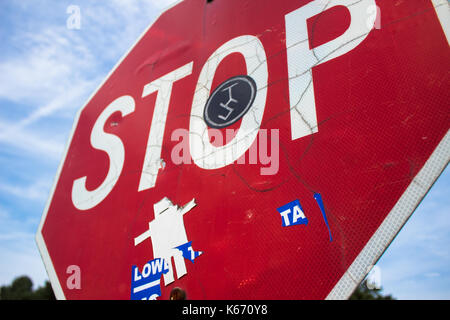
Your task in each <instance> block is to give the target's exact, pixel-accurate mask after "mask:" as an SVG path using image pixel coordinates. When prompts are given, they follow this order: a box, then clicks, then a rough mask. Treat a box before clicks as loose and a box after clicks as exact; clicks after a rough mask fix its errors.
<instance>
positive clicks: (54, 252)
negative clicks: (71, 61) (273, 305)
mask: <svg viewBox="0 0 450 320" xmlns="http://www.w3.org/2000/svg"><path fill="white" fill-rule="evenodd" d="M449 21H450V14H449V4H448V2H447V1H446V0H415V1H376V0H361V1H354V0H340V1H337V0H336V1H335V0H330V1H324V0H309V1H308V0H283V1H268V0H259V1H244V2H243V1H238V0H227V1H225V0H214V1H205V0H186V1H182V2H179V3H178V4H176V5H174V6H172V7H171V8H170V9H168V10H166V11H165V12H164V13H163V14H161V16H160V17H159V18H158V19H157V20H156V21H155V22H154V23H153V24H152V25H151V26H150V27H149V28H148V29H147V30H146V31H145V32H144V33H143V35H142V36H141V37H140V38H139V39H138V40H137V42H136V44H135V45H134V46H133V47H132V48H131V49H130V51H129V52H128V53H127V54H126V55H125V56H124V57H123V59H122V60H120V62H118V64H117V65H116V67H114V69H113V70H112V71H111V73H110V74H109V75H108V77H107V78H106V79H105V81H104V82H103V84H102V85H101V86H100V87H99V88H98V90H97V91H96V92H95V93H94V94H93V95H92V97H91V98H90V99H89V100H88V101H87V103H86V105H84V106H83V107H82V108H81V109H80V111H79V112H78V114H77V116H76V118H75V122H74V125H73V129H72V133H71V136H70V140H69V141H68V143H67V147H66V151H65V154H64V157H63V159H62V162H61V164H60V167H59V169H58V172H57V175H56V179H55V184H54V186H53V188H52V190H51V194H50V197H49V200H48V202H47V205H46V208H45V211H44V214H43V216H42V220H41V223H40V225H39V229H38V231H37V235H36V239H37V243H38V246H39V249H40V253H41V255H42V258H43V260H44V263H45V266H46V269H47V272H48V274H49V278H50V280H51V284H52V287H53V289H54V291H55V293H56V296H57V297H58V298H60V299H64V298H66V299H98V298H100V299H168V298H169V295H170V291H171V290H172V289H173V288H175V287H180V288H182V289H183V290H185V292H186V294H187V296H188V298H189V299H345V298H347V297H349V295H350V294H351V293H352V291H353V290H354V289H355V287H356V286H357V285H358V284H359V282H360V281H361V280H362V279H363V278H364V276H365V275H366V273H367V271H368V270H367V267H368V266H370V265H373V264H375V263H376V261H377V260H378V258H379V257H380V256H381V254H382V253H383V252H384V250H385V249H386V248H387V246H388V245H389V243H390V242H391V241H392V240H393V238H394V237H395V235H396V234H397V233H398V232H399V230H400V229H401V227H402V226H403V225H404V223H405V222H406V221H407V219H408V218H409V216H410V215H411V214H412V212H413V211H414V209H415V208H416V206H417V205H418V204H419V202H420V201H421V200H422V198H423V197H424V196H425V194H426V193H427V191H428V190H429V188H430V187H431V186H432V184H433V183H434V181H435V180H436V179H437V178H438V176H439V175H440V173H441V172H442V171H443V170H444V168H445V167H446V165H447V163H448V162H449V158H450V137H449V124H450V123H449V116H450V114H449V101H450V83H449V80H448V70H450V50H449V38H448V37H449V33H450V27H449ZM71 265H76V266H79V272H80V278H79V282H80V283H79V286H78V287H77V288H75V289H74V288H73V287H71V288H69V287H67V286H66V285H65V284H66V283H67V277H68V276H69V275H68V274H67V273H66V270H67V268H68V266H71Z"/></svg>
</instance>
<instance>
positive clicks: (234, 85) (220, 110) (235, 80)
mask: <svg viewBox="0 0 450 320" xmlns="http://www.w3.org/2000/svg"><path fill="white" fill-rule="evenodd" d="M255 96H256V83H255V81H254V80H253V79H252V78H251V77H249V76H247V75H240V76H235V77H232V78H230V79H228V80H226V81H225V82H223V83H221V84H220V85H219V86H218V87H217V88H216V89H215V90H214V91H213V93H212V94H211V95H210V97H209V98H208V101H207V102H206V106H205V109H204V112H203V118H204V120H205V122H206V124H207V125H208V126H209V127H211V128H216V129H220V128H225V127H228V126H230V125H232V124H233V123H235V122H236V121H238V120H239V119H241V118H242V117H243V116H244V115H245V114H246V113H247V112H248V110H249V109H250V107H251V106H252V104H253V102H254V100H255Z"/></svg>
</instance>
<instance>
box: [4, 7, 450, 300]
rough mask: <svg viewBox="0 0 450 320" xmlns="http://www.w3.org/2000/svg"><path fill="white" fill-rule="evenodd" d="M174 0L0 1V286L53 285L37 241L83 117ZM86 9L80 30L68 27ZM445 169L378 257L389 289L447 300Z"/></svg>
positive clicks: (448, 185)
mask: <svg viewBox="0 0 450 320" xmlns="http://www.w3.org/2000/svg"><path fill="white" fill-rule="evenodd" d="M172 2H173V0H126V1H120V0H110V1H92V0H86V1H76V0H72V1H61V0H58V1H56V0H54V1H44V0H22V1H13V0H3V1H1V2H0V43H1V50H0V285H4V284H9V283H10V282H11V280H13V279H14V278H15V277H16V276H19V275H22V274H26V275H29V276H30V277H31V278H32V279H33V281H34V283H35V286H37V285H42V284H43V283H44V281H45V280H46V279H47V274H46V272H45V269H44V266H43V263H42V261H41V258H40V255H39V253H38V250H37V246H36V244H35V240H34V236H35V233H36V230H37V227H38V224H39V221H40V218H41V215H42V212H43V209H44V206H45V203H46V201H47V197H48V194H49V191H50V187H51V185H52V183H53V179H54V175H55V173H56V170H57V167H58V164H59V161H60V159H61V157H62V153H63V149H64V146H65V143H66V141H67V139H68V137H69V132H70V129H71V127H72V122H73V119H74V116H75V113H76V111H77V110H78V109H79V108H80V107H81V106H82V105H83V104H84V103H85V101H86V100H87V99H88V97H89V96H90V95H91V94H92V92H94V91H95V89H96V88H97V86H98V85H99V84H100V83H101V82H102V80H103V79H104V77H106V75H107V74H108V73H109V71H110V70H111V68H112V67H113V66H114V65H115V64H116V62H117V61H118V60H119V59H120V57H121V56H122V55H123V54H124V53H125V52H126V51H127V49H128V48H129V47H130V46H131V45H132V44H133V43H134V42H135V40H136V39H137V38H138V36H139V35H140V34H141V32H142V31H143V30H144V29H145V28H146V27H147V26H148V25H149V23H150V22H152V21H153V20H154V18H155V17H156V16H157V14H158V13H159V12H161V11H162V10H163V8H165V7H167V6H168V5H170V3H172ZM71 4H74V5H77V6H79V8H80V13H81V20H80V21H81V28H80V29H68V28H67V26H66V22H67V19H68V18H69V14H67V13H66V10H67V8H68V7H69V5H71ZM449 195H450V172H449V169H448V168H447V169H446V171H445V172H444V174H443V175H442V176H441V177H440V178H439V180H438V181H437V182H436V184H435V186H434V187H433V188H432V190H431V191H430V192H429V194H428V195H427V197H426V198H425V200H424V201H423V202H422V203H421V205H420V206H419V208H418V209H417V210H416V212H415V213H414V215H413V216H412V217H411V219H410V220H409V221H408V223H407V224H406V226H405V227H404V228H403V229H402V231H401V232H400V234H399V235H398V236H397V238H396V239H395V240H394V242H393V243H392V245H391V246H390V247H389V248H388V250H387V251H386V253H385V254H384V255H383V257H382V258H381V259H380V261H379V263H378V266H379V268H380V271H381V285H382V286H383V288H384V292H386V293H391V294H393V295H394V296H395V297H397V298H402V299H428V298H430V299H433V298H434V299H450V272H449V270H450V268H449V266H450V250H449V244H450V232H449V230H450V219H449V217H448V215H449V214H450V200H449Z"/></svg>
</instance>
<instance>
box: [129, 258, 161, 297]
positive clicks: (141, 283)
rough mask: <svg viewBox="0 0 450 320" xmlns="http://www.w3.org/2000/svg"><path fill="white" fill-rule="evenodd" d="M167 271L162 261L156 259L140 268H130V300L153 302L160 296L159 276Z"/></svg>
mask: <svg viewBox="0 0 450 320" xmlns="http://www.w3.org/2000/svg"><path fill="white" fill-rule="evenodd" d="M168 271H169V267H168V266H167V264H166V263H164V259H162V258H156V259H154V260H151V261H149V262H147V263H146V264H145V265H144V267H142V273H141V272H139V269H138V267H136V266H132V268H131V298H130V299H131V300H155V299H156V298H157V297H159V296H161V285H160V284H161V283H160V281H161V276H162V275H163V274H164V273H167V272H168Z"/></svg>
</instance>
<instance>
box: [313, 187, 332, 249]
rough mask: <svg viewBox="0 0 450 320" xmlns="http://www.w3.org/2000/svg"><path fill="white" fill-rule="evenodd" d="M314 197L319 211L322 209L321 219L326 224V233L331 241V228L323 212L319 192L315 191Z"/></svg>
mask: <svg viewBox="0 0 450 320" xmlns="http://www.w3.org/2000/svg"><path fill="white" fill-rule="evenodd" d="M314 199H316V201H317V204H318V205H319V208H320V211H322V216H323V220H324V221H325V224H326V225H327V229H328V235H329V236H330V242H331V241H333V238H332V237H331V229H330V225H329V224H328V220H327V215H326V214H325V207H324V205H323V201H322V196H321V195H320V193H315V194H314Z"/></svg>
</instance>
